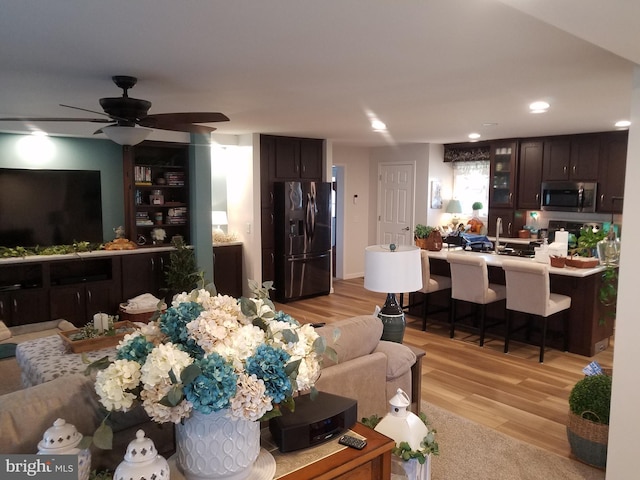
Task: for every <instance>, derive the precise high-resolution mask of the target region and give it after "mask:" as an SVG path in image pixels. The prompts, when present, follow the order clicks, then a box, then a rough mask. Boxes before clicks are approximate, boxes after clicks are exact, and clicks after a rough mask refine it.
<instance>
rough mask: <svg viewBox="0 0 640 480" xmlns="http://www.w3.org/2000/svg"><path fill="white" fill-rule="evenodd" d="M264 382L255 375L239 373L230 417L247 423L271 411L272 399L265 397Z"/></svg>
mask: <svg viewBox="0 0 640 480" xmlns="http://www.w3.org/2000/svg"><path fill="white" fill-rule="evenodd" d="M266 391H267V389H266V387H265V385H264V382H263V381H262V380H260V379H258V378H257V377H256V376H255V375H251V376H248V375H247V374H246V373H241V374H240V375H239V376H238V388H237V390H236V395H235V396H234V397H233V398H232V399H231V407H230V410H231V415H232V416H233V417H236V418H244V419H246V420H249V421H252V422H253V421H257V420H260V418H262V416H263V415H264V414H265V413H267V412H268V411H270V410H272V409H273V405H272V403H271V401H272V398H271V397H269V396H267V395H266Z"/></svg>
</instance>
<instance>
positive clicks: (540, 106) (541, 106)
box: [529, 101, 549, 113]
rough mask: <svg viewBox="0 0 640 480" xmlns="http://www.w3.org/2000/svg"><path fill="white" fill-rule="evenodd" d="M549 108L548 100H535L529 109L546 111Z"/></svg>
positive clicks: (535, 111) (534, 111)
mask: <svg viewBox="0 0 640 480" xmlns="http://www.w3.org/2000/svg"><path fill="white" fill-rule="evenodd" d="M548 109H549V104H548V103H547V102H542V101H539V102H533V103H532V104H530V105H529V110H530V111H531V113H544V112H546V111H547V110H548Z"/></svg>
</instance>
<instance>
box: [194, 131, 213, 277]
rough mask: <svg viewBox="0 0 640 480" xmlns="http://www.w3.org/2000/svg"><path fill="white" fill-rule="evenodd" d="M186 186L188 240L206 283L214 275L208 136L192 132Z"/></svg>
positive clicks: (209, 146)
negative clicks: (189, 233) (188, 223)
mask: <svg viewBox="0 0 640 480" xmlns="http://www.w3.org/2000/svg"><path fill="white" fill-rule="evenodd" d="M189 187H190V192H189V195H190V198H189V204H190V205H191V243H192V244H193V245H194V248H195V253H196V265H197V266H198V268H199V269H200V270H202V271H204V278H205V281H206V282H214V283H215V279H214V278H213V242H212V239H211V136H210V135H204V134H191V146H190V148H189Z"/></svg>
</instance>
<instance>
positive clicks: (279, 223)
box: [274, 182, 331, 302]
mask: <svg viewBox="0 0 640 480" xmlns="http://www.w3.org/2000/svg"><path fill="white" fill-rule="evenodd" d="M274 207H275V211H274V227H275V238H274V240H275V281H274V288H275V298H276V300H277V301H279V302H288V301H291V300H296V299H300V298H308V297H314V296H317V295H326V294H328V293H329V291H330V289H331V184H330V183H326V182H276V183H275V184H274Z"/></svg>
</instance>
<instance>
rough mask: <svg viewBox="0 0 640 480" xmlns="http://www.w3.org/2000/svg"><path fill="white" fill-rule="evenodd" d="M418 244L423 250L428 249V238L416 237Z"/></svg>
mask: <svg viewBox="0 0 640 480" xmlns="http://www.w3.org/2000/svg"><path fill="white" fill-rule="evenodd" d="M416 246H417V247H420V248H421V249H422V250H427V239H426V238H416Z"/></svg>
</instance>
